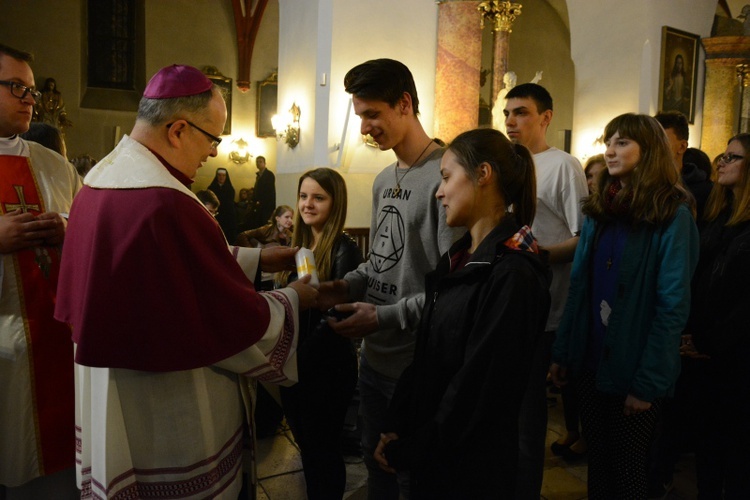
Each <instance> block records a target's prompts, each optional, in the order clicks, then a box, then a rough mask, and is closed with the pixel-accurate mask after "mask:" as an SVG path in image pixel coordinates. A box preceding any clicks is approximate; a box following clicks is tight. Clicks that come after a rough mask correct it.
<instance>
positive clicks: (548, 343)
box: [515, 331, 555, 500]
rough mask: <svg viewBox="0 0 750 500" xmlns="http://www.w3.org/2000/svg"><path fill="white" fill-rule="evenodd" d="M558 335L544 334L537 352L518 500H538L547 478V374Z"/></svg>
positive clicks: (526, 401) (527, 397) (526, 400)
mask: <svg viewBox="0 0 750 500" xmlns="http://www.w3.org/2000/svg"><path fill="white" fill-rule="evenodd" d="M554 340H555V332H554V331H550V332H544V334H543V335H542V336H541V337H540V338H539V341H538V342H537V345H536V349H535V350H534V359H533V360H532V365H531V374H530V376H529V382H528V385H527V386H526V392H525V393H524V395H523V400H522V401H521V410H520V412H519V414H518V481H517V483H516V494H515V499H516V500H529V499H533V500H538V499H539V496H540V494H541V491H542V479H543V476H544V452H545V440H546V438H547V372H548V371H549V363H550V352H551V349H552V342H553V341H554Z"/></svg>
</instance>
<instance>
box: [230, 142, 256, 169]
mask: <svg viewBox="0 0 750 500" xmlns="http://www.w3.org/2000/svg"><path fill="white" fill-rule="evenodd" d="M232 145H233V146H234V149H233V150H232V152H231V153H229V159H230V160H232V161H233V162H234V163H236V164H237V165H242V164H243V163H247V162H248V161H250V157H251V156H252V155H251V154H250V152H249V151H248V150H247V141H245V139H243V138H242V137H240V138H239V139H237V140H235V141H232Z"/></svg>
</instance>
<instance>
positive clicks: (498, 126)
mask: <svg viewBox="0 0 750 500" xmlns="http://www.w3.org/2000/svg"><path fill="white" fill-rule="evenodd" d="M542 73H543V71H537V72H536V75H534V78H533V79H532V80H531V82H530V83H539V82H540V81H541V79H542ZM517 81H518V77H517V76H516V73H515V72H514V71H506V72H505V75H503V88H502V89H501V90H500V92H498V93H497V98H496V99H495V105H494V106H492V128H494V129H495V130H499V131H500V132H502V133H503V134H504V133H505V115H504V114H503V110H504V109H505V96H506V95H508V92H510V89H512V88H513V87H515V86H516V82H517Z"/></svg>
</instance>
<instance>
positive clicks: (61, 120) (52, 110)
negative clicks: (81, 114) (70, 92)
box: [34, 78, 73, 134]
mask: <svg viewBox="0 0 750 500" xmlns="http://www.w3.org/2000/svg"><path fill="white" fill-rule="evenodd" d="M34 121H37V122H42V123H48V124H50V125H52V126H53V127H56V128H58V129H59V130H60V132H62V133H63V134H64V133H65V127H72V126H73V122H71V121H70V120H68V114H67V112H66V111H65V101H63V98H62V93H60V91H59V90H57V82H56V81H55V79H54V78H47V80H45V82H44V88H43V89H42V97H41V98H40V99H39V102H37V103H36V104H35V105H34Z"/></svg>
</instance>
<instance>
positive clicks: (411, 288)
mask: <svg viewBox="0 0 750 500" xmlns="http://www.w3.org/2000/svg"><path fill="white" fill-rule="evenodd" d="M443 152H444V150H442V149H438V150H436V151H434V152H433V153H432V154H430V155H429V156H428V157H427V158H426V159H425V160H424V161H422V162H421V163H418V164H416V165H414V166H412V167H411V169H410V170H409V171H408V172H405V171H403V170H402V169H399V170H398V173H397V174H396V172H395V170H396V166H395V164H393V165H390V166H389V167H387V168H385V169H384V170H383V171H382V172H380V174H378V176H377V177H376V178H375V182H374V184H373V187H372V222H371V225H370V255H369V259H368V260H367V261H366V262H365V263H363V264H361V265H360V266H359V267H358V268H357V269H356V270H354V271H352V272H350V273H348V274H347V275H346V276H345V277H344V279H345V280H346V281H348V282H349V290H350V295H351V297H352V299H353V300H357V301H363V302H369V303H370V304H375V305H376V306H377V315H378V323H379V325H380V329H379V330H378V331H377V332H375V333H373V334H371V335H368V336H366V337H365V339H364V342H363V346H362V355H363V356H364V357H365V359H367V364H368V365H369V366H370V367H372V368H373V369H374V370H375V371H377V372H378V373H381V374H383V375H385V376H388V377H391V378H394V379H397V378H398V377H400V376H401V372H402V371H403V370H404V368H406V367H407V366H409V364H410V363H411V361H412V358H413V356H414V343H415V334H416V331H417V327H418V326H419V320H420V318H421V316H422V307H423V306H424V277H425V274H427V273H428V272H430V271H432V270H434V269H435V267H436V266H437V263H438V261H439V260H440V256H441V255H442V254H443V253H445V252H447V251H448V249H449V248H450V246H451V244H453V242H454V241H456V240H457V239H458V238H459V237H460V236H461V235H463V234H464V232H465V231H466V230H465V228H450V227H448V226H447V225H446V222H445V210H444V209H443V207H442V205H441V203H440V202H439V201H438V200H437V199H436V198H435V193H436V192H437V190H438V187H439V185H440V181H441V176H440V159H441V158H442V155H443ZM396 175H398V179H399V184H400V186H401V189H400V191H399V190H398V189H397V188H396V180H397V179H396Z"/></svg>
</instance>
